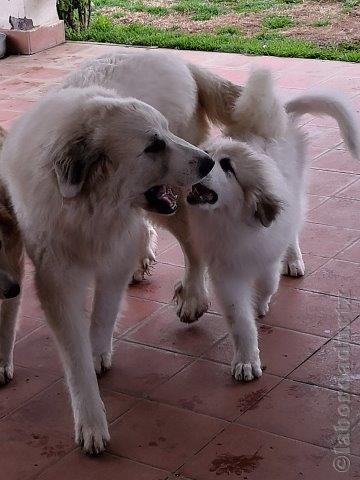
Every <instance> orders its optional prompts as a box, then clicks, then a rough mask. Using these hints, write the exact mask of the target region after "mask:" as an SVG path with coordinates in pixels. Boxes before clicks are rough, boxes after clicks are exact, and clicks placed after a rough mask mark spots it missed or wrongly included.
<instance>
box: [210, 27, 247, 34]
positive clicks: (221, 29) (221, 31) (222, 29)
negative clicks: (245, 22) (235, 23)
mask: <svg viewBox="0 0 360 480" xmlns="http://www.w3.org/2000/svg"><path fill="white" fill-rule="evenodd" d="M215 33H216V34H217V35H242V31H241V30H240V28H237V27H230V26H229V27H218V28H216V29H215Z"/></svg>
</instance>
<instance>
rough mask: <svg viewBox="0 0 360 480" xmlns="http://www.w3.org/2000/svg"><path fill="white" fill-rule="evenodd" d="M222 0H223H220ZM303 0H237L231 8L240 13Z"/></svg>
mask: <svg viewBox="0 0 360 480" xmlns="http://www.w3.org/2000/svg"><path fill="white" fill-rule="evenodd" d="M220 1H221V0H220ZM300 1H301V0H235V1H234V2H231V3H232V6H231V10H233V11H234V12H238V13H246V12H261V11H262V10H268V9H269V8H273V7H276V6H279V5H281V6H283V7H286V6H287V5H289V4H294V3H299V2H300Z"/></svg>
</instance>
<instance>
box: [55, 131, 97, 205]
mask: <svg viewBox="0 0 360 480" xmlns="http://www.w3.org/2000/svg"><path fill="white" fill-rule="evenodd" d="M101 158H103V155H102V154H101V152H99V151H94V150H93V149H92V148H90V147H89V146H88V144H87V141H86V138H85V137H80V138H77V139H76V140H74V141H73V142H71V143H69V145H68V146H65V147H64V148H63V149H62V150H61V151H59V152H58V154H57V155H55V156H54V169H55V173H56V177H57V181H58V185H59V190H60V193H61V195H62V196H63V197H64V198H74V197H76V195H78V194H79V193H80V192H81V189H82V187H83V185H84V182H85V180H86V178H87V176H88V173H89V170H90V168H91V166H92V165H93V164H94V163H96V162H98V161H99V160H100V159H101Z"/></svg>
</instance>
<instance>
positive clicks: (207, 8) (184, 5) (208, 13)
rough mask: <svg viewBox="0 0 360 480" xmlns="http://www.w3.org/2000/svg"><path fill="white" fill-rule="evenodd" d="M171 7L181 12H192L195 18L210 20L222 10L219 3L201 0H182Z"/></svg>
mask: <svg viewBox="0 0 360 480" xmlns="http://www.w3.org/2000/svg"><path fill="white" fill-rule="evenodd" d="M171 9H172V10H174V11H175V12H179V13H190V14H192V18H193V19H194V20H210V18H211V17H214V16H216V15H219V14H220V13H221V12H222V9H221V8H219V7H218V6H217V5H214V4H212V3H210V2H202V1H199V0H180V1H178V2H177V3H175V4H174V5H172V6H171Z"/></svg>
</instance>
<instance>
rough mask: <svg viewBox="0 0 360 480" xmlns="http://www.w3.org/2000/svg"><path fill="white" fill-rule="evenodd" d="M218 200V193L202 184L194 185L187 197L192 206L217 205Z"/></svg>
mask: <svg viewBox="0 0 360 480" xmlns="http://www.w3.org/2000/svg"><path fill="white" fill-rule="evenodd" d="M217 199H218V196H217V193H216V192H214V191H213V190H210V188H207V187H205V185H203V184H202V183H197V184H196V185H193V187H192V189H191V192H190V193H189V194H188V196H187V201H188V203H190V205H199V204H203V203H210V204H213V203H216V202H217Z"/></svg>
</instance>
